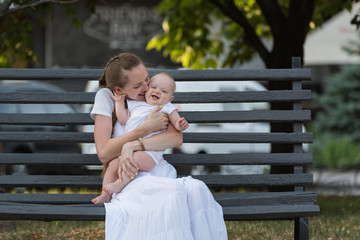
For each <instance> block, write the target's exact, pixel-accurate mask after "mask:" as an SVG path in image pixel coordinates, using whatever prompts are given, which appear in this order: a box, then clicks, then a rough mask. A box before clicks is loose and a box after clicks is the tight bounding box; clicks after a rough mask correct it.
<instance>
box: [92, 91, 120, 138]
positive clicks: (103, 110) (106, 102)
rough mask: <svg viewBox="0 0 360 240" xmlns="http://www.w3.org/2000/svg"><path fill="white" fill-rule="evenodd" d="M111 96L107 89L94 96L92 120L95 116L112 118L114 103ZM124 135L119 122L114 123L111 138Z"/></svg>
mask: <svg viewBox="0 0 360 240" xmlns="http://www.w3.org/2000/svg"><path fill="white" fill-rule="evenodd" d="M110 95H113V94H112V92H111V90H110V89H109V88H101V89H100V90H99V91H98V92H97V93H96V96H95V100H94V106H93V109H92V110H91V113H90V116H91V118H92V119H94V118H95V115H96V114H99V115H104V116H107V117H109V118H112V112H113V111H114V107H115V103H114V101H113V99H112V98H111V97H110ZM124 133H125V126H124V125H121V124H120V123H119V121H117V122H116V124H115V126H114V133H113V135H112V136H111V137H112V138H113V137H118V136H121V135H123V134H124Z"/></svg>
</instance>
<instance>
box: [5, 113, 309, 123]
mask: <svg viewBox="0 0 360 240" xmlns="http://www.w3.org/2000/svg"><path fill="white" fill-rule="evenodd" d="M180 115H181V116H182V117H185V118H186V119H187V121H188V122H189V123H241V122H303V121H309V120H310V119H311V112H310V111H309V110H261V111H256V112H254V111H227V112H218V111H203V112H186V111H184V112H180ZM0 124H5V125H58V126H63V125H77V124H78V125H93V124H94V121H93V119H92V118H91V117H90V115H89V114H88V113H75V114H74V113H68V114H56V113H53V114H35V113H34V114H19V113H2V114H0Z"/></svg>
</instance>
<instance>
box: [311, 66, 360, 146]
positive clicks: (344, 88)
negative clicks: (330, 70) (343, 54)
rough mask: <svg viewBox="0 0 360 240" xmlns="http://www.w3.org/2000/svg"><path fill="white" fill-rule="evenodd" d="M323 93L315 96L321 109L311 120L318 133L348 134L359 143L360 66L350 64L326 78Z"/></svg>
mask: <svg viewBox="0 0 360 240" xmlns="http://www.w3.org/2000/svg"><path fill="white" fill-rule="evenodd" d="M325 85H326V89H325V92H324V93H323V94H322V95H321V96H315V99H314V100H315V101H317V102H318V103H319V104H320V106H321V107H322V108H323V110H324V111H323V112H321V113H319V114H318V115H317V117H316V119H315V120H314V128H315V130H316V131H318V132H321V133H332V134H337V135H343V134H345V135H349V136H350V137H351V139H353V140H354V141H356V142H358V143H359V142H360V121H359V116H360V94H359V92H360V66H359V65H351V66H346V67H343V69H342V70H341V71H340V72H338V73H337V74H335V75H334V76H332V77H331V78H329V79H328V82H327V83H326V84H325Z"/></svg>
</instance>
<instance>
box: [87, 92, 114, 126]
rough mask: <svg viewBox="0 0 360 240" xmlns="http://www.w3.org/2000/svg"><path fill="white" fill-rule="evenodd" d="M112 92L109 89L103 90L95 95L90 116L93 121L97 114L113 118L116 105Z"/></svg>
mask: <svg viewBox="0 0 360 240" xmlns="http://www.w3.org/2000/svg"><path fill="white" fill-rule="evenodd" d="M110 94H112V92H111V90H110V89H108V88H101V89H100V90H99V91H98V92H97V93H96V95H95V100H94V106H93V108H92V110H91V113H90V116H91V118H92V119H94V118H95V115H96V114H100V115H104V116H107V117H110V118H112V112H113V110H114V107H115V104H114V101H113V100H112V98H111V97H110Z"/></svg>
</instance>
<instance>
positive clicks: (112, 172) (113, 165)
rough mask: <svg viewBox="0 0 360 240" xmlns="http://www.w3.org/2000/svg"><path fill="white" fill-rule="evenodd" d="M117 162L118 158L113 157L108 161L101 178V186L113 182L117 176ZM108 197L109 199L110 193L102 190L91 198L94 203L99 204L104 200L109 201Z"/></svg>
mask: <svg viewBox="0 0 360 240" xmlns="http://www.w3.org/2000/svg"><path fill="white" fill-rule="evenodd" d="M119 162H120V159H119V158H115V159H114V160H112V161H111V162H109V165H108V167H107V169H106V172H105V174H104V178H103V183H102V185H103V187H104V186H106V185H108V184H110V183H112V182H114V181H115V180H116V179H117V178H118V175H117V171H118V169H119ZM110 199H111V193H108V192H106V191H104V190H102V191H101V195H100V196H98V197H96V198H94V199H92V202H93V203H94V204H101V203H104V202H109V201H110Z"/></svg>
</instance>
